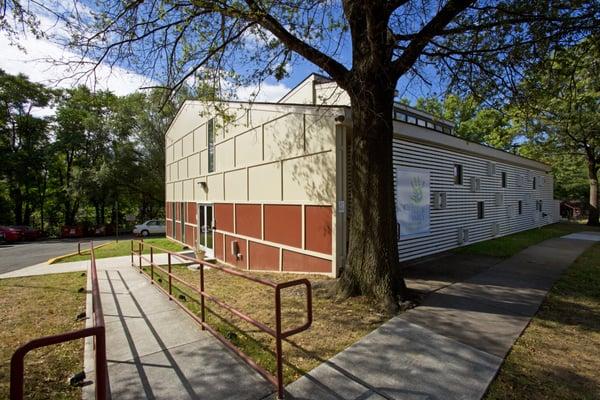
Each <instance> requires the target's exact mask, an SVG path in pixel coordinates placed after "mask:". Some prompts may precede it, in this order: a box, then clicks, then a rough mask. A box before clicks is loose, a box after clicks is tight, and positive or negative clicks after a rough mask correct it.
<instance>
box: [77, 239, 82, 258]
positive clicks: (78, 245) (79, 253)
mask: <svg viewBox="0 0 600 400" xmlns="http://www.w3.org/2000/svg"><path fill="white" fill-rule="evenodd" d="M77 254H78V255H81V242H77Z"/></svg>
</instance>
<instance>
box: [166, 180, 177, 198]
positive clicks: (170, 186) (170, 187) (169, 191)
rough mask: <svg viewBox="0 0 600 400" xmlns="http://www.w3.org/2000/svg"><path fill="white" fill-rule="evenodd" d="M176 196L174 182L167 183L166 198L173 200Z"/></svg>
mask: <svg viewBox="0 0 600 400" xmlns="http://www.w3.org/2000/svg"><path fill="white" fill-rule="evenodd" d="M174 198H175V197H174V196H173V184H172V183H167V187H166V192H165V200H166V201H173V199H174Z"/></svg>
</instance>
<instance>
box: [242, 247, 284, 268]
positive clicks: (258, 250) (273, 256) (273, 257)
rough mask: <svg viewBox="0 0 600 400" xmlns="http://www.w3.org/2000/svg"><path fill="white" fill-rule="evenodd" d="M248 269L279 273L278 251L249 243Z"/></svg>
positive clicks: (275, 248)
mask: <svg viewBox="0 0 600 400" xmlns="http://www.w3.org/2000/svg"><path fill="white" fill-rule="evenodd" d="M248 246H249V250H248V251H249V253H250V254H248V257H249V263H250V269H253V270H263V271H279V249H278V248H277V247H273V246H267V245H265V244H261V243H256V242H250V243H249V244H248Z"/></svg>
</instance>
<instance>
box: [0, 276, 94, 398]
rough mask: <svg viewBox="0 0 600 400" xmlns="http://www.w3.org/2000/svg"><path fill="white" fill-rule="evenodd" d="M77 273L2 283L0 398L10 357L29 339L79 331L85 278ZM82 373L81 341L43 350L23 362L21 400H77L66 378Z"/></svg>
mask: <svg viewBox="0 0 600 400" xmlns="http://www.w3.org/2000/svg"><path fill="white" fill-rule="evenodd" d="M81 275H82V274H81V273H80V272H78V273H69V274H55V275H44V276H34V277H26V278H11V279H1V280H0V310H2V314H1V317H0V343H1V346H0V399H8V394H9V382H10V358H11V356H12V354H13V352H14V351H15V350H16V349H17V347H19V346H20V345H22V344H24V343H26V342H28V341H29V340H31V339H34V338H37V337H40V336H46V335H52V334H57V333H63V332H68V331H72V330H76V329H80V328H82V327H83V322H76V321H75V316H76V315H77V314H78V313H80V312H82V311H84V310H85V296H86V294H85V291H84V292H81V293H80V292H79V289H80V288H85V286H86V278H85V276H81ZM81 370H83V340H77V341H72V342H67V343H62V344H59V345H55V346H51V347H45V348H41V349H37V350H34V351H32V352H30V353H29V354H28V355H27V357H25V398H28V399H80V398H81V390H80V389H79V388H74V387H71V386H69V385H68V383H67V378H68V377H69V376H70V375H72V374H74V373H77V372H79V371H81Z"/></svg>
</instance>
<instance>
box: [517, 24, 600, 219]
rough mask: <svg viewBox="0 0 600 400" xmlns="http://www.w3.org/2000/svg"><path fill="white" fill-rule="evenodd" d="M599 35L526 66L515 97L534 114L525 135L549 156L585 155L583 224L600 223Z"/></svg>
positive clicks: (525, 108) (568, 156) (523, 107)
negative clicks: (585, 217)
mask: <svg viewBox="0 0 600 400" xmlns="http://www.w3.org/2000/svg"><path fill="white" fill-rule="evenodd" d="M599 39H600V37H598V36H592V37H589V38H586V39H585V40H582V41H581V43H578V44H577V45H574V46H572V47H567V48H561V49H556V51H554V52H553V53H552V54H551V55H549V57H548V58H547V59H546V60H544V61H543V62H541V63H540V64H538V65H536V66H535V67H534V68H532V69H531V70H529V72H528V76H527V78H526V79H525V80H524V81H523V83H522V85H521V86H522V93H521V94H522V96H521V98H520V99H519V100H520V103H521V105H522V109H523V110H526V111H527V112H528V113H529V114H530V115H535V118H532V119H531V121H530V124H529V125H530V126H529V129H528V132H527V134H528V136H529V138H530V140H531V141H532V142H533V143H534V144H536V145H537V146H539V147H542V148H543V149H545V150H546V151H547V152H548V153H549V154H551V155H554V157H555V158H556V157H563V158H566V159H567V160H569V159H571V160H572V159H573V156H576V157H579V158H580V159H583V160H585V166H586V170H587V178H588V181H589V196H588V200H589V201H588V203H589V218H588V225H595V226H598V225H600V222H599V211H598V189H599V188H598V173H599V170H600V41H599Z"/></svg>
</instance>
